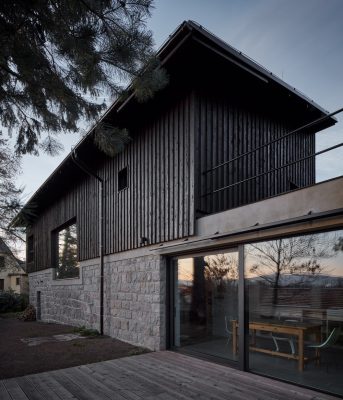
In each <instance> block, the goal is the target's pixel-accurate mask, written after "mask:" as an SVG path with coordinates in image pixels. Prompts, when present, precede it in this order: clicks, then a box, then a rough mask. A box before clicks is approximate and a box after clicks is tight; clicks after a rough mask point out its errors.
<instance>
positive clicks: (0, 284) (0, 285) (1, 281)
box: [0, 279, 5, 290]
mask: <svg viewBox="0 0 343 400" xmlns="http://www.w3.org/2000/svg"><path fill="white" fill-rule="evenodd" d="M4 287H5V279H0V290H4Z"/></svg>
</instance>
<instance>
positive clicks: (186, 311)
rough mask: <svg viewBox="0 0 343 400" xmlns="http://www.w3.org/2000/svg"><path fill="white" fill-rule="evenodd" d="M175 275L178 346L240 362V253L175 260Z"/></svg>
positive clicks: (175, 331) (174, 329)
mask: <svg viewBox="0 0 343 400" xmlns="http://www.w3.org/2000/svg"><path fill="white" fill-rule="evenodd" d="M173 275H174V276H173V281H174V285H173V287H174V294H173V295H174V296H173V297H174V313H173V315H174V321H173V337H174V340H173V341H174V346H175V347H177V348H183V349H186V350H188V351H191V352H194V353H199V354H203V355H209V356H215V357H219V358H222V359H227V360H233V361H236V360H237V354H236V351H235V349H236V346H235V345H234V341H235V340H236V338H237V335H236V332H234V329H235V328H236V327H237V325H238V252H237V251H225V252H218V253H212V254H205V255H197V256H194V257H179V258H175V259H174V261H173Z"/></svg>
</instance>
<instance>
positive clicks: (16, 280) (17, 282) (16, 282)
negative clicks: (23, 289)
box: [15, 278, 20, 286]
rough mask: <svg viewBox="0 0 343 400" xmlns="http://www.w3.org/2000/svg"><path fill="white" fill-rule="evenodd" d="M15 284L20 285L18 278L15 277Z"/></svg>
mask: <svg viewBox="0 0 343 400" xmlns="http://www.w3.org/2000/svg"><path fill="white" fill-rule="evenodd" d="M15 284H16V285H17V286H19V285H20V278H15Z"/></svg>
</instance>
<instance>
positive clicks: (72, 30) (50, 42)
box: [0, 0, 167, 155]
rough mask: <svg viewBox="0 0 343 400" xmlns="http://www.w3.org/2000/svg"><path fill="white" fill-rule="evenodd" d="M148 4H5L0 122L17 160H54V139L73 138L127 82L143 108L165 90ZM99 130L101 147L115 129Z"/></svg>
mask: <svg viewBox="0 0 343 400" xmlns="http://www.w3.org/2000/svg"><path fill="white" fill-rule="evenodd" d="M151 8H152V0H130V1H126V0H101V1H99V0H35V1H28V0H11V1H1V2H0V83H1V85H0V122H1V123H2V125H3V126H4V127H7V128H8V131H9V134H10V135H13V134H15V135H16V152H17V153H18V154H25V153H31V154H38V151H39V150H40V149H41V150H43V151H44V152H46V153H49V154H52V155H53V154H55V153H56V152H58V150H60V149H61V145H60V144H59V142H58V140H57V139H56V137H55V136H56V134H59V133H61V132H68V131H76V130H77V122H78V121H79V120H80V119H81V118H82V119H85V120H88V121H89V120H93V119H94V118H95V117H97V116H98V115H99V113H101V112H102V111H103V110H104V109H105V108H106V104H105V102H101V101H99V96H104V95H106V94H108V95H109V96H111V97H117V96H118V95H120V94H122V92H123V87H124V86H125V85H127V83H128V82H130V81H132V80H133V82H132V85H131V88H132V89H133V92H134V94H135V96H136V97H137V98H138V99H139V100H140V101H144V100H147V99H148V98H150V97H152V96H153V94H154V92H155V91H156V90H158V89H160V88H161V87H163V86H164V85H165V84H166V82H167V78H166V74H165V72H164V70H163V69H161V68H158V61H157V60H156V59H155V58H154V52H153V49H152V46H153V40H152V34H151V32H150V31H149V30H147V28H146V19H147V17H149V16H150V11H151ZM112 128H113V129H108V128H107V129H104V130H101V129H98V133H97V138H98V140H97V141H98V142H99V145H100V147H101V146H102V148H103V149H105V150H106V149H107V150H108V152H110V153H113V152H115V149H113V148H112V149H111V148H110V146H104V145H103V143H104V141H105V140H106V138H108V139H109V144H110V145H112V147H113V146H115V145H117V144H118V140H114V141H113V140H111V136H113V135H116V134H119V136H120V135H121V139H122V140H125V138H127V132H126V131H125V130H124V131H120V132H119V131H118V128H116V127H112Z"/></svg>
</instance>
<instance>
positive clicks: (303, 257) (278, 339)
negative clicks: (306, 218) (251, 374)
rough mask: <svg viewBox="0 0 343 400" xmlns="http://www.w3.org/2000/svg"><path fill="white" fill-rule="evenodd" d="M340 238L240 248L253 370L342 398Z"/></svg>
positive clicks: (342, 258) (295, 239)
mask: <svg viewBox="0 0 343 400" xmlns="http://www.w3.org/2000/svg"><path fill="white" fill-rule="evenodd" d="M342 238H343V231H335V232H326V233H319V234H311V235H306V236H299V237H292V238H283V239H277V240H271V241H268V242H262V243H254V244H250V245H247V246H245V254H246V259H245V278H246V283H247V288H248V296H249V327H250V358H249V359H250V361H249V363H250V368H251V369H252V370H256V371H259V372H262V373H264V374H268V375H272V376H276V377H279V378H283V379H287V380H292V381H298V382H300V383H302V384H306V385H309V386H314V387H319V388H321V389H323V390H327V391H332V390H334V392H335V393H339V394H343V383H342V382H341V379H340V377H341V374H342V371H343V361H342V360H343V336H342V331H343V245H342V243H343V240H342ZM322 374H324V375H325V377H324V376H323V375H322ZM329 382H330V383H329ZM333 384H334V387H333V386H332V385H333Z"/></svg>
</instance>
